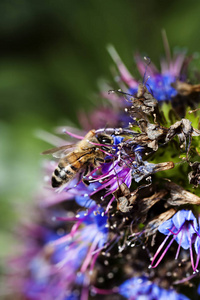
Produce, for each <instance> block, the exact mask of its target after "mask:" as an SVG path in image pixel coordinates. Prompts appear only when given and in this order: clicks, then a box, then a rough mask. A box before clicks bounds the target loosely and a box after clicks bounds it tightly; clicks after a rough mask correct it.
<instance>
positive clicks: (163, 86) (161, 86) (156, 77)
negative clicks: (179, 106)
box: [108, 46, 185, 101]
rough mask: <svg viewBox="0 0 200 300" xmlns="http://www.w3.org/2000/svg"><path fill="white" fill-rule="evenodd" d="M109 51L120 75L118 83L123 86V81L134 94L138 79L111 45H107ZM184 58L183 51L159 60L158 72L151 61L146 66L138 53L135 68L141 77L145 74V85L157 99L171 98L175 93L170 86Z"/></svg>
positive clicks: (176, 77) (175, 78) (177, 76)
mask: <svg viewBox="0 0 200 300" xmlns="http://www.w3.org/2000/svg"><path fill="white" fill-rule="evenodd" d="M108 50H109V53H110V55H111V56H112V58H113V60H114V61H115V63H116V65H117V67H118V70H119V73H120V77H119V78H118V83H119V85H120V86H121V87H123V83H125V84H126V85H127V87H128V93H130V94H132V95H135V94H136V93H137V89H138V81H137V80H135V79H134V77H132V75H131V74H130V73H129V71H128V70H127V68H126V67H125V65H124V64H123V62H122V61H121V59H120V57H119V55H118V54H117V52H116V50H115V49H114V48H113V47H112V46H109V47H108ZM184 60H185V54H184V53H178V54H175V55H174V57H173V58H172V59H170V60H166V59H162V60H161V71H160V72H159V71H158V70H157V68H156V67H155V65H154V64H153V63H151V64H150V65H149V66H148V68H147V64H146V62H145V61H144V59H143V58H142V57H141V56H140V55H136V56H135V61H136V64H137V68H138V70H139V72H140V74H141V76H142V77H144V75H145V74H146V78H147V80H146V78H144V80H146V83H145V85H146V86H147V88H148V90H149V92H150V93H151V94H152V95H153V96H154V98H155V99H156V100H158V101H166V100H171V99H172V98H173V97H175V96H176V95H177V91H176V89H175V88H173V87H172V86H171V84H172V83H173V82H175V81H176V80H177V79H181V78H180V73H181V69H182V67H183V63H184ZM146 69H147V70H146Z"/></svg>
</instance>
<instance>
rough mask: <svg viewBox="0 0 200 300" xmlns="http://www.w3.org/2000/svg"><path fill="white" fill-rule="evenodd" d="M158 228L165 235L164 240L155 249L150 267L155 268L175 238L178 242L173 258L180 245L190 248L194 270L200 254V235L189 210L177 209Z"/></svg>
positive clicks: (186, 248)
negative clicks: (195, 259) (195, 257)
mask: <svg viewBox="0 0 200 300" xmlns="http://www.w3.org/2000/svg"><path fill="white" fill-rule="evenodd" d="M158 230H159V231H160V232H161V233H163V234H165V235H167V237H166V238H165V240H164V241H163V242H162V244H161V245H160V247H159V248H158V250H157V251H156V253H155V255H154V257H153V260H152V263H151V267H153V268H155V267H156V266H157V265H158V264H159V263H160V261H161V260H162V259H163V257H164V255H165V254H166V252H167V250H168V249H169V247H170V246H171V244H172V243H173V241H174V240H175V241H176V242H177V243H178V245H179V246H178V249H177V252H176V256H175V259H177V258H178V254H179V251H180V248H181V247H182V248H183V249H185V250H188V249H189V250H190V257H191V264H192V268H193V270H194V271H196V269H197V266H198V263H199V254H200V251H199V250H200V240H199V237H200V235H199V234H198V224H197V220H196V218H195V216H194V215H193V213H192V211H191V210H180V211H178V212H177V213H176V214H175V215H174V216H173V217H172V218H171V219H169V220H167V221H165V222H164V223H162V224H161V225H160V226H159V227H158ZM171 236H173V238H172V239H171V241H170V242H169V244H168V245H167V247H166V249H165V250H164V251H163V253H162V254H161V255H160V257H159V259H158V260H157V262H156V263H154V262H155V260H156V258H157V256H158V255H159V254H160V252H161V250H162V249H163V247H164V245H165V244H166V242H167V240H168V239H169V237H171ZM193 244H194V248H195V251H196V253H197V261H196V264H194V259H193V250H192V245H193Z"/></svg>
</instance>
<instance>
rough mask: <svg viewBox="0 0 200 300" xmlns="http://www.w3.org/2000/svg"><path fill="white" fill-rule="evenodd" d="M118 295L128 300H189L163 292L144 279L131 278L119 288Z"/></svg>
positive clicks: (173, 292)
mask: <svg viewBox="0 0 200 300" xmlns="http://www.w3.org/2000/svg"><path fill="white" fill-rule="evenodd" d="M119 294H120V295H122V296H123V297H125V298H127V299H130V300H143V299H148V300H167V299H170V300H189V299H188V298H187V297H186V296H184V295H182V294H177V293H176V292H175V291H174V290H165V289H163V288H161V287H159V286H158V285H156V284H155V283H153V282H152V281H150V280H148V278H146V277H144V276H143V277H133V278H131V279H128V280H126V281H125V282H124V283H123V284H121V285H120V287H119Z"/></svg>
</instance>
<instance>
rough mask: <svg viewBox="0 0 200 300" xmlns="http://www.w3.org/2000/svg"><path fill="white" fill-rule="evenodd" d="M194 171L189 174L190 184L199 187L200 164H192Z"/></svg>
mask: <svg viewBox="0 0 200 300" xmlns="http://www.w3.org/2000/svg"><path fill="white" fill-rule="evenodd" d="M191 168H192V171H191V172H190V173H189V174H188V178H189V182H190V184H193V185H194V186H195V187H198V185H199V184H200V163H199V162H194V163H193V164H191Z"/></svg>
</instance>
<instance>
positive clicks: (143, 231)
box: [9, 46, 200, 300]
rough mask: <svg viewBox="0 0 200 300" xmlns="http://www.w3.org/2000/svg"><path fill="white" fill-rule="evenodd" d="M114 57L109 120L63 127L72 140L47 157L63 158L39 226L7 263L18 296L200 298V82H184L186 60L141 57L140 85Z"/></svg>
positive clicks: (53, 167)
mask: <svg viewBox="0 0 200 300" xmlns="http://www.w3.org/2000/svg"><path fill="white" fill-rule="evenodd" d="M109 52H110V53H111V55H112V57H113V59H114V60H115V62H116V64H117V66H118V69H119V77H118V80H117V82H118V83H119V88H121V89H120V90H117V92H116V90H110V92H109V94H108V98H109V100H111V99H114V101H115V102H113V114H110V113H108V111H106V110H101V113H102V112H103V111H104V113H106V115H110V116H112V118H113V119H112V120H108V117H107V118H105V119H104V118H102V120H103V119H104V120H103V121H104V124H102V127H101V126H97V125H98V124H99V122H98V120H95V119H94V118H90V119H89V122H85V124H86V125H87V126H85V128H87V131H88V133H87V132H85V131H84V130H83V131H80V130H79V131H78V130H76V129H73V128H69V127H68V128H65V130H64V131H63V132H64V133H65V134H68V135H71V137H72V138H74V139H75V141H74V143H73V144H71V145H70V143H69V142H65V140H59V143H60V145H61V147H60V148H54V149H52V150H49V151H45V152H44V153H52V154H53V155H54V156H55V157H57V158H60V160H59V161H57V162H55V161H54V162H51V163H47V176H46V177H45V178H46V182H47V186H48V189H46V190H45V195H44V196H41V201H40V203H39V206H38V208H37V216H38V217H37V224H34V223H33V222H32V223H31V224H29V226H27V227H26V228H25V229H23V230H22V237H23V240H25V241H26V248H25V250H24V252H23V255H22V256H21V257H18V259H16V260H14V261H12V263H11V264H10V266H11V274H12V277H10V280H9V283H10V286H11V287H12V289H13V291H14V293H15V295H19V298H20V297H21V298H20V299H27V300H33V299H34V300H40V299H48V300H51V299H52V300H53V299H59V300H69V299H81V300H87V299H101V298H102V295H103V297H104V299H122V297H123V298H127V299H132V300H133V299H137V300H138V299H150V300H151V299H152V300H153V299H163V300H164V299H167V297H168V298H170V299H175V300H178V299H180V300H181V299H182V300H186V299H189V298H190V299H198V293H199V288H198V286H199V274H198V266H199V258H200V215H199V212H200V209H199V208H200V197H199V194H200V193H199V189H198V187H199V184H200V168H199V164H200V159H199V153H200V147H199V135H200V131H199V117H200V114H199V109H198V107H197V108H196V109H195V110H193V111H191V110H190V108H189V107H187V104H188V103H189V101H190V100H191V95H193V96H194V95H195V101H196V100H197V99H198V97H199V90H198V86H199V85H195V86H193V85H191V84H190V85H188V83H187V78H186V77H184V76H183V73H182V71H181V70H182V69H183V66H184V61H185V55H183V54H179V55H176V56H175V57H174V58H173V59H170V56H169V55H168V60H167V62H165V61H162V64H161V65H162V70H161V72H160V73H159V72H158V71H157V70H156V68H155V67H154V66H153V64H150V65H149V60H147V62H148V67H146V65H145V63H143V61H142V60H141V58H140V57H139V56H137V57H136V58H137V60H136V63H137V66H138V68H139V70H140V71H141V74H142V76H143V77H144V80H143V83H138V81H136V80H135V79H134V77H133V76H132V75H131V74H130V73H129V72H128V71H127V69H126V67H125V66H124V64H123V63H122V61H121V59H120V58H119V56H118V54H117V53H116V51H115V50H114V48H113V47H111V46H110V47H109ZM104 95H105V91H104ZM177 99H179V100H180V99H181V101H180V105H179V108H180V106H181V110H178V109H177V107H178V106H177V105H176V104H177V103H178V102H177ZM183 100H184V101H183ZM166 101H168V104H167V103H166ZM115 104H116V106H115V107H114V105H115ZM197 105H198V103H197V101H196V102H195V103H192V106H197ZM182 108H184V109H182ZM109 109H110V108H109ZM124 110H125V112H124ZM107 113H108V114H107ZM95 115H98V114H95ZM100 115H101V117H102V114H100ZM122 115H123V118H122ZM180 116H182V118H181V117H180ZM122 119H123V122H122ZM82 120H83V119H82ZM107 120H108V121H109V124H110V127H109V126H105V125H106V124H105V123H106V121H107ZM83 123H84V122H83ZM113 124H114V125H113ZM123 124H124V125H123ZM89 125H91V127H90V128H89ZM104 126H105V127H104ZM50 137H51V136H50ZM77 139H78V142H77ZM53 140H54V138H52V143H53ZM52 173H53V175H51V174H52ZM51 176H52V179H51ZM51 183H52V184H53V187H56V186H57V187H58V188H56V189H53V188H52V189H51V188H50V184H51ZM164 236H165V237H164ZM13 269H14V270H13ZM11 298H12V297H11Z"/></svg>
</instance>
